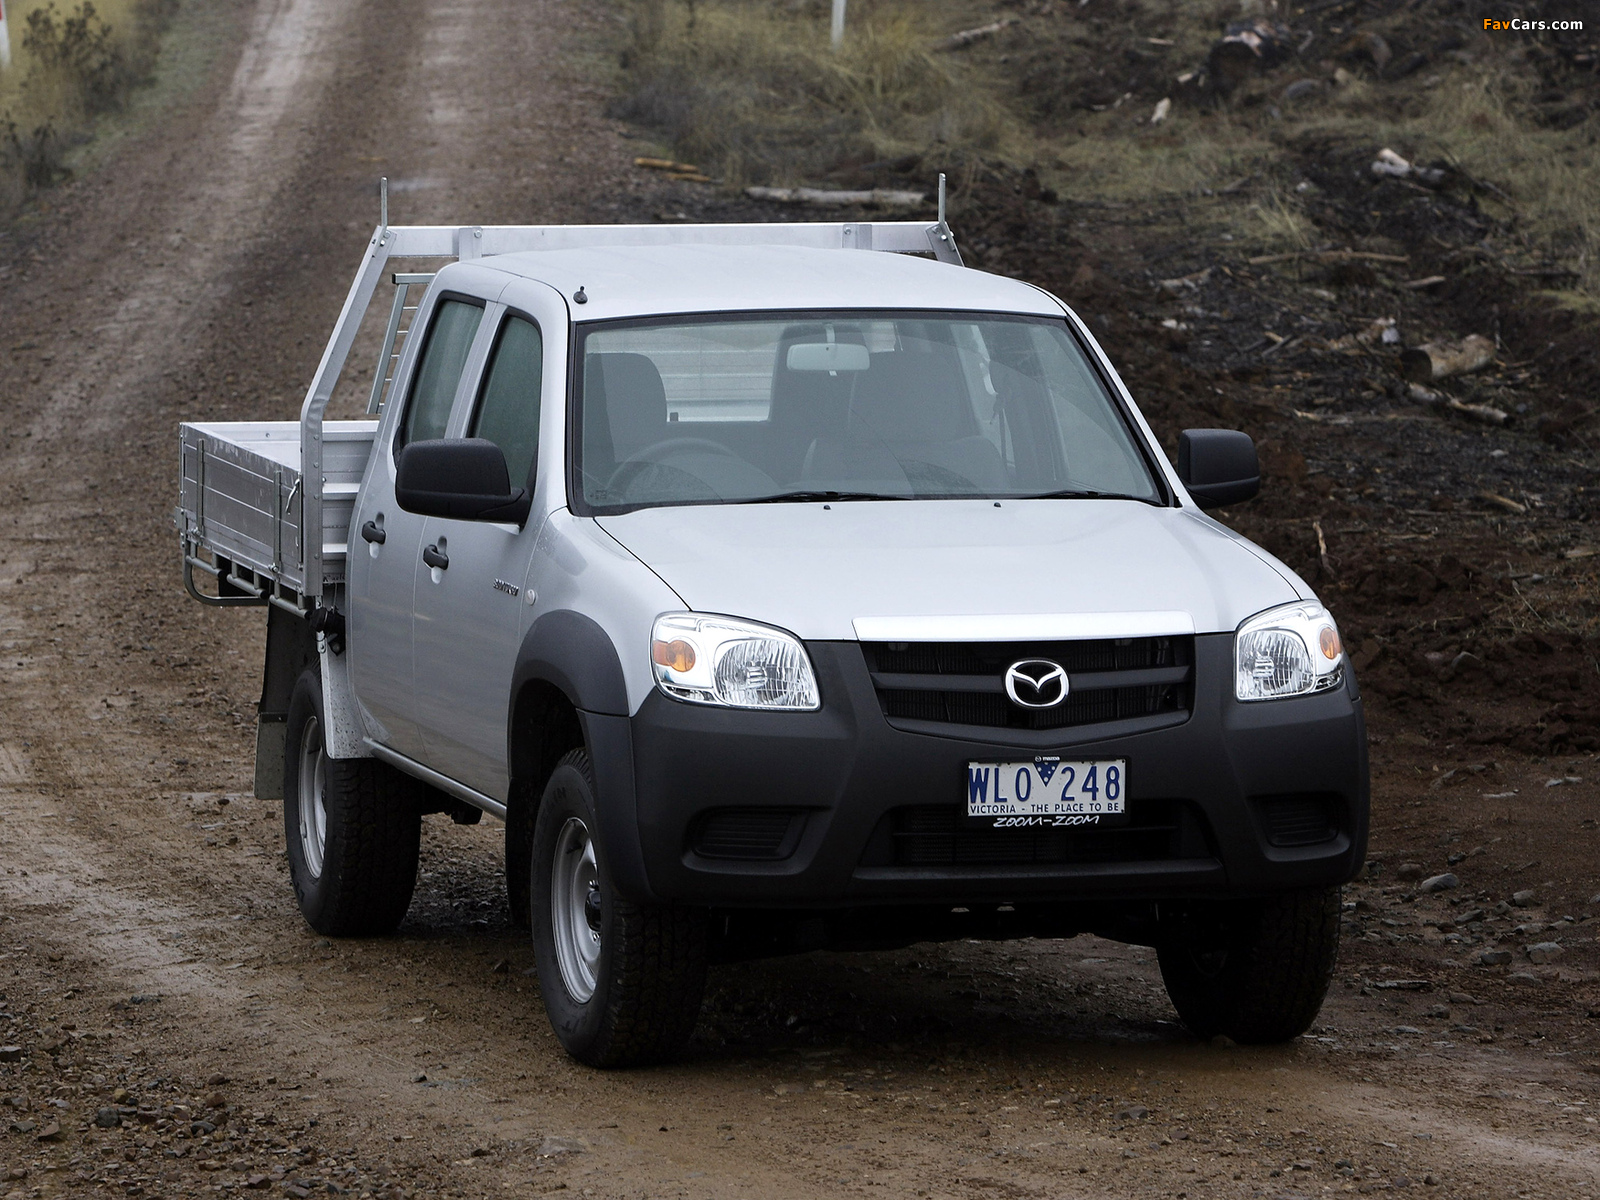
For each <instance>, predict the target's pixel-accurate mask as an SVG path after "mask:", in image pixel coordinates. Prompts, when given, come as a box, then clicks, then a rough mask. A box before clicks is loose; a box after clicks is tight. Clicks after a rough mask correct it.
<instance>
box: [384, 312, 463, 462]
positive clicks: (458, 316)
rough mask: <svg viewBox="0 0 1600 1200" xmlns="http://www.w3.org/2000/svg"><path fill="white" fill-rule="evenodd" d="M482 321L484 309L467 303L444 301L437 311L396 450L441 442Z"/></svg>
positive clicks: (407, 406)
mask: <svg viewBox="0 0 1600 1200" xmlns="http://www.w3.org/2000/svg"><path fill="white" fill-rule="evenodd" d="M482 320H483V308H482V307H481V306H480V305H477V304H471V303H468V302H467V301H465V300H445V301H443V302H441V303H440V305H439V307H438V308H437V309H435V310H434V314H433V324H432V325H430V326H428V340H427V342H425V343H424V344H423V347H422V361H421V362H420V363H418V364H417V376H416V380H415V381H414V382H413V383H412V385H411V399H410V401H409V402H408V403H407V405H406V419H405V423H404V424H403V425H401V427H400V436H399V437H398V438H396V439H395V450H396V451H398V450H399V449H400V447H401V446H404V445H406V444H407V443H408V442H422V441H428V440H429V439H432V438H442V437H443V436H444V431H445V426H446V425H447V424H448V423H449V421H450V405H451V404H452V403H453V402H454V400H455V398H456V388H457V387H458V386H459V385H460V383H461V371H462V368H464V367H465V366H466V364H467V352H468V351H469V350H471V349H472V339H473V338H474V337H476V336H477V333H478V324H479V322H481V321H482Z"/></svg>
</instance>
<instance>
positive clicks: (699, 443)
mask: <svg viewBox="0 0 1600 1200" xmlns="http://www.w3.org/2000/svg"><path fill="white" fill-rule="evenodd" d="M693 450H700V451H709V452H711V453H712V454H720V455H722V456H723V457H724V458H738V457H739V456H738V455H737V454H735V453H734V452H733V451H732V450H729V449H728V448H727V447H726V446H724V445H723V444H722V443H721V442H714V441H712V440H711V439H710V438H701V437H675V438H668V439H667V440H666V441H664V442H657V443H656V444H655V445H654V446H646V447H645V448H644V449H643V450H641V451H639V452H638V453H637V454H633V455H630V456H629V457H628V460H627V461H626V462H621V463H618V464H617V469H616V470H615V471H613V472H612V473H611V478H610V479H608V480H606V487H607V488H608V489H610V490H611V491H613V492H621V493H626V492H627V490H628V488H629V487H631V486H632V484H633V482H634V480H636V479H638V477H639V476H640V475H641V474H643V473H644V469H645V468H646V467H650V466H655V465H657V464H659V463H660V462H661V461H662V460H663V459H667V458H671V457H672V456H673V455H675V454H682V453H685V452H688V451H693ZM741 461H742V460H741Z"/></svg>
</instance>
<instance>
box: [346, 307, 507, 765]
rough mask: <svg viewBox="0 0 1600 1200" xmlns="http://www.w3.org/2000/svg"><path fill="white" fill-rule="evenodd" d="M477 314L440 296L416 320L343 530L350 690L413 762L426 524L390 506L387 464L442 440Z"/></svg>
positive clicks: (417, 743)
mask: <svg viewBox="0 0 1600 1200" xmlns="http://www.w3.org/2000/svg"><path fill="white" fill-rule="evenodd" d="M483 313H484V305H483V302H482V301H475V300H470V299H466V298H463V297H459V296H450V295H446V296H443V297H441V298H439V299H438V301H437V302H436V303H434V304H433V306H432V312H431V314H419V315H421V316H423V318H424V319H426V320H427V322H428V324H427V331H428V332H427V336H426V339H425V341H424V342H423V343H422V352H421V354H420V355H419V356H418V358H417V359H416V360H415V363H414V367H413V370H412V373H411V378H410V386H409V389H408V391H407V392H406V393H405V404H404V406H403V408H401V410H400V413H399V415H398V417H393V416H390V415H389V414H387V413H386V414H385V417H386V418H387V419H386V420H385V421H384V422H383V425H382V427H381V429H380V431H379V449H378V450H377V452H376V453H375V454H374V456H373V464H372V467H371V471H370V474H369V476H368V478H367V481H366V485H365V486H364V487H363V488H362V492H361V500H360V503H359V505H358V507H357V509H356V513H355V517H354V519H353V520H352V521H351V523H350V551H349V587H350V604H349V609H350V615H349V621H350V631H349V637H348V638H347V639H346V640H347V644H348V646H349V655H350V675H351V684H352V686H353V687H354V690H355V694H356V696H357V697H359V699H360V702H361V706H362V708H363V709H364V710H365V711H366V717H367V725H368V728H369V729H371V730H372V732H373V736H374V737H375V738H376V739H377V740H378V741H380V742H382V743H383V744H384V745H386V746H389V747H391V748H393V749H395V750H398V751H399V752H400V753H402V754H405V755H408V756H410V757H412V758H421V757H422V756H423V742H422V735H421V730H420V728H419V726H418V724H417V713H416V684H415V680H414V677H413V645H412V640H413V639H412V606H413V603H414V591H415V588H416V585H417V582H418V579H417V565H418V561H419V556H420V555H421V553H422V535H423V527H424V524H425V520H424V518H422V517H420V516H416V515H415V514H412V513H408V512H405V511H403V510H402V509H401V508H400V506H399V505H398V504H397V503H395V496H394V478H395V460H396V458H397V457H398V456H399V453H400V447H401V446H403V445H405V444H406V443H407V442H412V441H421V440H424V439H427V438H438V437H443V436H444V434H445V429H446V426H447V424H448V422H449V419H450V411H451V408H452V407H453V406H454V403H455V399H456V393H457V391H458V390H459V388H460V384H461V379H462V375H463V373H464V371H465V369H466V367H467V365H468V359H469V357H470V355H471V351H472V346H473V343H474V341H475V339H476V337H477V334H478V330H479V326H480V325H481V324H482V323H483ZM393 403H394V401H393V400H391V401H390V404H393ZM385 437H387V438H388V439H389V440H388V441H387V442H385V441H384V438H385Z"/></svg>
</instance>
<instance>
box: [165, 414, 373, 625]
mask: <svg viewBox="0 0 1600 1200" xmlns="http://www.w3.org/2000/svg"><path fill="white" fill-rule="evenodd" d="M377 429H378V423H377V422H376V421H329V422H326V423H325V424H324V425H323V430H322V447H323V450H322V475H323V478H324V479H325V481H326V482H324V483H323V484H322V487H321V499H322V504H321V506H320V507H321V510H322V529H321V530H320V533H321V545H322V555H323V562H324V564H325V566H324V578H325V580H326V581H327V582H329V583H342V582H343V581H344V565H345V558H346V553H347V546H348V541H349V536H350V518H351V516H352V514H353V513H354V511H355V501H356V493H357V492H359V491H360V489H361V479H362V476H363V475H364V474H365V473H366V469H367V460H368V458H369V457H371V454H372V443H373V439H374V438H375V437H376V436H377ZM180 430H181V439H182V469H181V472H180V476H179V477H180V480H181V484H180V497H179V506H178V514H177V516H178V524H179V528H180V530H181V532H182V535H183V540H184V552H185V554H186V555H188V556H194V555H196V554H197V552H201V551H204V552H206V553H208V554H209V556H210V557H211V558H212V559H214V560H225V561H226V563H228V564H232V565H233V566H235V567H242V568H245V569H247V570H248V572H249V573H250V574H251V575H253V576H255V577H256V578H257V580H258V581H259V582H262V583H270V584H272V585H273V586H274V590H277V591H280V592H292V593H296V594H298V593H300V592H301V591H302V589H303V585H304V580H305V568H304V561H305V554H304V545H303V537H302V534H303V530H302V519H301V514H302V512H303V504H302V501H303V499H304V484H303V480H302V479H301V475H300V423H299V422H298V421H205V422H186V423H185V424H183V425H182V426H180ZM229 573H230V572H229V571H227V570H225V571H224V574H229Z"/></svg>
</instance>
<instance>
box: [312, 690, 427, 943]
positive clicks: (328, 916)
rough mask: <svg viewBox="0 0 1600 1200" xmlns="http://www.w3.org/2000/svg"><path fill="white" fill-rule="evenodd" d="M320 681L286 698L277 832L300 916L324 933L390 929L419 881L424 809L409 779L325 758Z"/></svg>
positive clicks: (378, 766) (367, 762) (386, 769)
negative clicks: (286, 723) (286, 726)
mask: <svg viewBox="0 0 1600 1200" xmlns="http://www.w3.org/2000/svg"><path fill="white" fill-rule="evenodd" d="M326 728H327V718H326V716H325V715H324V713H323V710H322V680H321V678H320V677H319V676H318V675H317V672H316V671H315V670H311V671H307V672H306V673H305V674H303V675H301V676H300V679H299V681H298V682H297V683H296V684H295V688H294V694H293V696H292V697H291V699H290V701H289V730H288V739H287V744H286V746H285V756H284V773H283V779H284V789H283V833H284V838H285V840H286V841H287V842H288V848H289V875H290V878H291V879H292V880H293V881H294V892H295V898H296V899H297V900H299V902H300V912H301V915H302V916H304V917H305V919H306V923H307V924H309V925H310V926H311V928H313V929H315V930H316V931H317V932H318V933H324V934H327V935H328V936H329V937H369V936H372V935H374V934H381V933H391V932H393V931H394V928H395V927H396V926H397V925H399V924H400V922H401V920H402V919H403V918H404V917H405V915H406V909H407V908H408V907H410V905H411V893H412V890H413V889H414V888H415V887H416V883H417V858H418V855H419V853H420V849H421V842H422V815H421V809H420V807H419V805H418V804H417V801H416V796H415V788H414V786H413V785H412V784H411V781H410V780H409V779H407V778H406V777H405V776H403V775H401V774H400V772H398V771H396V770H395V769H394V768H393V767H391V766H389V765H388V764H386V763H381V762H379V761H377V760H376V759H372V758H352V759H338V758H329V757H328V753H327V748H326V746H325V745H324V744H323V730H324V729H326Z"/></svg>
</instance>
